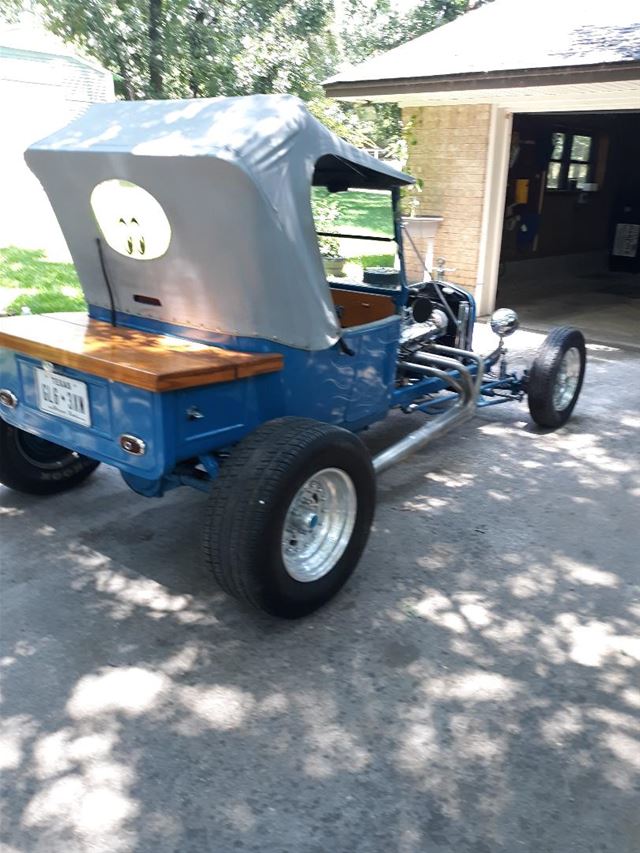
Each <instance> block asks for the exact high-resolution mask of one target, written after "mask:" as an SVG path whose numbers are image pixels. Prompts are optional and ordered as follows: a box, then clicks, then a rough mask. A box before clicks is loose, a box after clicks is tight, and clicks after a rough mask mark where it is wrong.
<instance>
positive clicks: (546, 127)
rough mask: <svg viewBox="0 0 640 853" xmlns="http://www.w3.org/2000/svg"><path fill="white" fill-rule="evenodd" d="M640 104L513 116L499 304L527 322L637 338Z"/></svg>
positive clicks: (603, 338)
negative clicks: (619, 109) (639, 109)
mask: <svg viewBox="0 0 640 853" xmlns="http://www.w3.org/2000/svg"><path fill="white" fill-rule="evenodd" d="M639 140H640V113H633V112H624V113H608V112H600V113H550V114H544V113H543V114H538V115H536V114H526V113H525V114H516V115H515V116H514V117H513V130H512V135H511V145H510V156H509V170H508V179H507V190H506V204H505V216H504V220H503V231H502V243H501V250H500V267H499V271H498V287H497V303H498V304H499V305H507V304H508V305H511V306H513V307H514V308H516V310H517V311H518V312H519V314H520V316H521V319H522V321H523V323H524V324H525V325H526V326H527V327H528V328H531V329H539V330H545V329H546V328H547V327H548V326H549V325H550V324H557V323H569V324H573V325H576V326H579V327H580V328H581V329H583V330H584V331H585V333H586V334H587V335H588V337H589V338H590V339H591V340H592V341H595V342H602V343H605V344H606V343H618V344H630V345H634V344H636V345H637V344H638V343H639V337H640V332H639V330H640V252H639V246H638V244H639V237H640V158H638V156H637V151H638V142H639Z"/></svg>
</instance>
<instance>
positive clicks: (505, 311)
mask: <svg viewBox="0 0 640 853" xmlns="http://www.w3.org/2000/svg"><path fill="white" fill-rule="evenodd" d="M490 324H491V331H492V332H494V333H495V334H496V335H499V336H500V337H501V338H506V337H507V336H508V335H512V334H513V333H514V332H515V331H516V330H517V329H518V326H519V325H520V320H519V319H518V315H517V314H516V312H515V311H514V310H513V309H512V308H498V310H497V311H494V312H493V314H492V315H491V320H490Z"/></svg>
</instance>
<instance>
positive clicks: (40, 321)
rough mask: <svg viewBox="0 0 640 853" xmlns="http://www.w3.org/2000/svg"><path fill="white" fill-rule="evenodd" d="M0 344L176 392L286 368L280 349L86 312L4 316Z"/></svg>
mask: <svg viewBox="0 0 640 853" xmlns="http://www.w3.org/2000/svg"><path fill="white" fill-rule="evenodd" d="M0 347H6V348H8V349H11V350H15V351H16V352H19V353H23V354H24V355H28V356H32V357H34V358H38V359H42V360H43V361H51V362H53V363H54V364H59V365H62V366H64V367H71V368H74V369H76V370H83V371H86V372H87V373H90V374H93V375H94V376H102V377H103V378H105V379H111V380H113V381H114V382H123V383H125V384H127V385H133V386H135V387H137V388H144V389H146V390H147V391H175V390H177V389H179V388H193V387H195V386H199V385H209V384H212V383H214V382H229V381H231V380H233V379H242V378H245V377H248V376H256V375H257V374H260V373H274V372H276V371H278V370H281V369H282V364H283V359H282V356H281V355H280V354H278V353H249V352H236V351H234V350H226V349H222V348H221V347H215V346H207V345H205V344H198V343H195V342H192V341H188V340H186V339H185V338H174V337H170V336H167V335H155V334H150V333H149V332H140V331H136V330H135V329H125V328H122V327H115V328H114V327H113V326H111V325H110V324H109V323H106V322H103V321H100V320H91V319H89V317H88V316H87V315H86V314H81V313H73V314H40V315H27V316H19V317H2V318H0Z"/></svg>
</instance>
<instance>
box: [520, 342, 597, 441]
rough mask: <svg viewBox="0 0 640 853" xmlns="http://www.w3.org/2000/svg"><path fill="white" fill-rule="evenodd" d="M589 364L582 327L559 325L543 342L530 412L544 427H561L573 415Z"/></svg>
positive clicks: (533, 379)
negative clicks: (580, 328)
mask: <svg viewBox="0 0 640 853" xmlns="http://www.w3.org/2000/svg"><path fill="white" fill-rule="evenodd" d="M586 364H587V351H586V346H585V340H584V336H583V334H582V332H581V331H580V330H579V329H574V328H573V327H572V326H559V327H558V328H556V329H552V330H551V332H549V334H548V335H547V337H546V338H545V340H544V341H543V343H542V346H541V347H540V349H539V350H538V353H537V355H536V357H535V359H534V361H533V364H532V366H531V372H530V374H529V383H528V401H529V412H530V413H531V417H532V418H533V420H534V421H535V422H536V423H537V424H538V425H539V426H541V427H547V428H551V429H558V427H561V426H563V425H564V424H565V423H566V422H567V421H568V420H569V418H570V417H571V413H572V412H573V410H574V408H575V405H576V403H577V402H578V397H579V396H580V390H581V388H582V382H583V380H584V372H585V368H586Z"/></svg>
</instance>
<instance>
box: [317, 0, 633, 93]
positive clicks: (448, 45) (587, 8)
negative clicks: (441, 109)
mask: <svg viewBox="0 0 640 853" xmlns="http://www.w3.org/2000/svg"><path fill="white" fill-rule="evenodd" d="M628 63H640V0H494V2H493V3H489V4H488V5H486V6H482V7H481V8H479V9H477V10H475V11H472V12H468V13H467V14H465V15H463V16H461V17H460V18H457V19H456V20H455V21H453V22H451V23H449V24H445V25H444V26H442V27H439V28H438V29H436V30H433V31H431V32H429V33H426V34H425V35H423V36H420V37H419V38H416V39H413V40H412V41H409V42H406V43H405V44H403V45H400V47H396V48H394V49H393V50H389V51H387V52H386V53H382V54H380V55H378V56H375V57H373V58H372V59H369V60H367V61H366V62H363V63H361V64H360V65H356V66H354V67H352V68H350V69H346V70H345V71H342V72H341V73H340V74H337V75H336V76H335V77H332V78H331V79H329V80H327V81H326V83H325V86H326V89H327V93H328V94H332V93H333V92H334V91H337V90H338V89H339V90H340V92H341V93H345V94H346V93H347V92H348V89H349V84H350V83H353V84H355V86H356V87H357V85H358V84H363V83H367V82H373V81H386V82H387V83H388V84H392V81H393V80H407V79H409V78H411V79H419V78H422V79H424V78H427V79H429V78H443V77H444V78H451V77H456V76H457V75H464V76H471V75H478V76H487V75H491V73H492V72H494V73H499V74H504V73H507V72H510V71H520V72H522V71H529V70H531V71H534V70H536V69H562V68H578V67H584V66H602V65H611V64H615V65H616V66H620V65H624V64H628Z"/></svg>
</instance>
